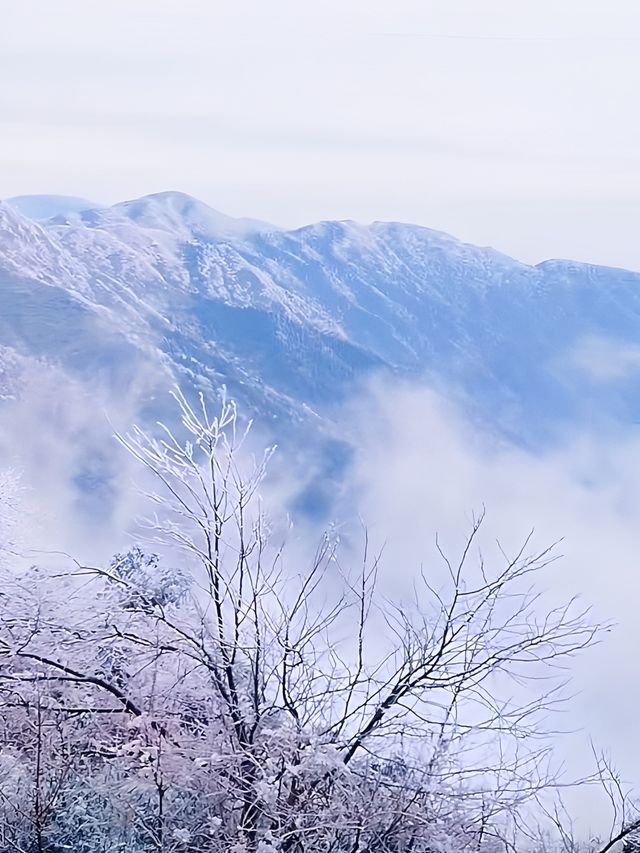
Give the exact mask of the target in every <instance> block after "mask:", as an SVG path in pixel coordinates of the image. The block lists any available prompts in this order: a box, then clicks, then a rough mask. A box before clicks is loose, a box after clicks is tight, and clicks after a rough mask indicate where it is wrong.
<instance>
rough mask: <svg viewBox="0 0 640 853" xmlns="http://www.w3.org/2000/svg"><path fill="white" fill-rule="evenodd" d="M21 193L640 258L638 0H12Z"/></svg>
mask: <svg viewBox="0 0 640 853" xmlns="http://www.w3.org/2000/svg"><path fill="white" fill-rule="evenodd" d="M0 19H1V23H0V197H5V198H6V197H9V196H12V195H18V194H26V193H63V194H71V195H80V196H83V197H88V198H90V199H92V200H95V201H97V202H100V203H113V202H115V201H118V200H121V199H124V198H131V197H135V196H139V195H143V194H145V193H151V192H157V191H161V190H166V189H177V190H182V191H184V192H188V193H191V194H192V195H195V196H197V197H198V198H201V199H202V200H203V201H206V202H207V203H209V204H211V205H212V206H213V207H216V208H218V209H219V210H222V211H224V212H225V213H229V214H231V215H237V216H252V217H259V218H263V219H268V220H271V221H274V222H276V223H278V224H282V225H285V226H295V225H301V224H304V223H306V222H310V221H314V220H318V219H328V218H351V219H357V220H361V221H365V222H366V221H370V220H374V219H397V220H404V221H410V222H416V223H420V224H423V225H428V226H430V227H433V228H437V229H440V230H445V231H449V232H451V233H453V234H455V235H456V236H458V237H461V238H463V239H466V240H469V241H471V242H476V243H481V244H491V245H494V246H495V247H497V248H499V249H502V250H504V251H506V252H509V253H510V254H512V255H514V256H516V257H519V258H521V259H523V260H526V261H539V260H542V259H545V258H548V257H557V256H563V257H574V258H577V259H580V260H588V261H594V262H599V263H607V264H612V265H617V266H628V267H633V268H636V269H640V240H639V239H638V236H639V234H640V109H638V106H639V100H640V98H639V93H640V3H638V2H637V0H384V2H383V0H322V2H309V0H270V2H266V0H109V2H105V0H55V2H53V0H0Z"/></svg>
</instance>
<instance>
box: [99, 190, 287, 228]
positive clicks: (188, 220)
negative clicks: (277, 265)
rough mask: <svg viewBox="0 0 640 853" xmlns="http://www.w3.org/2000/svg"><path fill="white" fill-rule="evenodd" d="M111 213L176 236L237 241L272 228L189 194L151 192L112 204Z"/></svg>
mask: <svg viewBox="0 0 640 853" xmlns="http://www.w3.org/2000/svg"><path fill="white" fill-rule="evenodd" d="M111 210H112V211H113V212H115V213H117V214H121V215H123V216H126V217H127V218H128V219H131V220H132V221H133V222H135V223H137V224H138V225H140V226H142V227H144V228H151V229H157V230H160V231H170V232H171V233H173V234H175V235H176V236H182V237H185V238H187V237H191V236H193V235H196V236H197V235H201V236H204V237H224V238H234V237H235V238H239V237H246V236H248V235H250V234H253V233H257V232H261V231H277V230H279V229H278V228H277V227H276V226H274V225H270V224H269V223H266V222H258V221H257V220H253V219H235V218H234V217H232V216H227V215H226V214H224V213H220V211H218V210H215V209H214V208H212V207H209V205H207V204H205V203H204V202H202V201H199V200H198V199H196V198H193V197H192V196H190V195H187V194H186V193H183V192H178V191H165V192H159V193H152V194H151V195H146V196H142V197H141V198H137V199H132V200H130V201H123V202H120V203H119V204H115V205H113V207H112V208H111Z"/></svg>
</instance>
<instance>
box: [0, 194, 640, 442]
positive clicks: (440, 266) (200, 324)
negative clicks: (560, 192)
mask: <svg viewBox="0 0 640 853" xmlns="http://www.w3.org/2000/svg"><path fill="white" fill-rule="evenodd" d="M18 201H19V200H18ZM69 208H74V205H68V206H67V210H65V211H63V212H62V213H60V212H58V213H57V215H55V216H54V217H53V218H51V219H47V220H45V221H42V222H36V221H34V219H30V218H28V217H26V216H25V215H24V210H25V209H27V208H25V206H24V204H22V205H21V204H20V203H4V204H0V288H1V296H0V298H1V300H2V303H1V304H2V315H1V317H0V346H2V347H4V350H3V352H4V353H5V357H6V358H8V356H7V355H6V354H7V353H9V352H13V353H16V354H18V355H19V356H20V357H21V358H30V359H45V360H46V361H47V362H48V363H53V364H55V365H56V366H57V367H59V368H61V369H62V370H63V371H65V372H66V373H67V374H68V375H70V376H72V377H74V378H75V379H78V380H79V381H87V382H90V383H91V384H92V385H94V386H95V384H96V382H98V383H105V384H107V385H109V384H110V385H112V386H114V387H121V386H123V387H126V386H128V385H130V384H131V383H133V382H134V381H135V377H136V376H138V375H139V374H140V371H142V370H143V368H144V369H145V370H146V371H147V373H148V374H154V375H155V376H156V379H155V380H154V381H155V382H157V383H158V384H159V385H165V384H167V383H168V382H170V381H171V379H172V378H175V379H177V380H178V381H179V382H182V383H185V384H186V383H187V382H188V383H192V384H194V385H196V386H198V387H201V388H204V389H205V390H207V391H208V390H211V389H214V388H217V387H218V386H219V385H220V384H221V383H222V382H224V383H226V384H227V385H228V386H229V388H230V390H231V392H232V393H233V394H234V395H235V396H236V397H238V398H239V399H240V401H241V402H242V403H243V404H244V406H245V408H246V409H247V410H248V411H250V412H251V413H253V414H257V415H258V416H259V418H260V419H261V420H262V421H263V422H264V421H271V420H273V419H275V420H276V422H277V423H279V424H280V426H279V427H277V428H276V429H277V430H280V431H287V430H290V429H291V427H292V425H295V424H296V423H308V422H309V420H311V421H313V422H315V423H317V424H323V425H324V428H326V429H329V431H330V432H331V431H332V427H331V425H332V424H333V425H335V426H337V428H338V430H339V419H340V413H339V404H340V402H341V401H343V400H344V399H345V397H347V396H348V395H349V394H350V393H351V391H352V389H353V388H354V387H355V386H356V385H357V383H359V382H360V381H362V380H363V379H364V378H366V377H367V376H368V375H370V374H371V373H372V372H373V371H377V370H380V369H384V370H386V371H389V372H390V373H392V374H394V375H400V376H422V375H427V376H428V377H430V381H432V382H436V383H446V385H447V387H449V388H453V389H455V391H456V392H457V393H459V394H464V395H465V396H466V398H467V400H468V405H469V406H470V407H472V408H473V409H474V410H475V411H476V412H477V413H478V415H479V416H481V417H483V418H485V419H488V420H490V421H491V422H492V423H494V424H495V425H496V426H498V427H499V428H500V429H501V430H504V431H507V432H510V433H513V434H516V435H518V436H520V437H521V438H522V439H523V440H539V439H541V438H544V437H545V436H549V435H552V434H553V432H554V430H556V429H557V428H558V426H559V425H561V424H562V423H564V422H567V421H568V422H574V421H577V420H580V421H582V420H585V419H587V420H588V419H592V418H599V417H600V416H601V413H602V412H603V411H606V412H607V413H608V414H609V415H612V416H613V417H615V418H618V419H622V420H629V419H634V418H635V417H636V413H637V409H638V406H639V405H640V383H639V382H638V374H637V372H634V371H633V370H632V369H630V368H629V365H631V367H632V366H633V364H634V362H633V360H631V362H630V361H629V359H628V358H627V359H626V361H625V355H624V354H625V352H626V351H627V350H628V348H629V347H635V346H638V345H640V274H636V273H629V272H624V271H621V270H612V269H604V268H598V267H592V266H587V265H581V264H576V263H571V262H563V261H553V262H548V263H545V264H541V265H539V266H537V267H532V266H526V265H524V264H521V263H518V262H517V261H515V260H513V259H511V258H508V257H506V256H504V255H501V254H500V253H498V252H496V251H494V250H492V249H489V248H478V247H475V246H470V245H466V244H463V243H461V242H459V241H457V240H455V239H454V238H452V237H449V236H447V235H445V234H441V233H439V232H436V231H432V230H429V229H426V228H421V227H417V226H413V225H405V224H398V223H383V222H376V223H373V224H371V225H359V224H357V223H354V222H321V223H317V224H315V225H310V226H308V227H305V228H300V229H297V230H293V231H283V230H281V229H278V228H276V227H275V226H271V225H269V224H267V223H261V222H255V221H252V220H244V219H240V220H237V219H233V218H231V217H228V216H225V215H223V214H221V213H218V212H217V211H214V210H212V209H211V208H209V207H208V206H207V205H205V204H203V203H201V202H199V201H197V200H195V199H192V198H190V197H189V196H186V195H184V194H181V193H159V194H156V195H152V196H147V197H144V198H141V199H137V200H134V201H128V202H123V203H120V204H117V205H115V206H113V207H110V208H105V209H96V208H89V209H80V208H82V204H78V205H76V206H75V208H74V209H69ZM60 209H64V205H62V207H61V208H60ZM21 211H22V212H21ZM38 218H39V217H38ZM603 353H604V354H605V355H604V356H603ZM603 357H606V358H607V359H610V360H612V361H613V362H614V365H613V367H612V369H611V370H608V371H607V369H606V366H605V369H604V372H603V371H602V370H598V364H597V363H595V364H594V359H595V360H596V362H597V361H598V359H601V358H603ZM620 358H622V361H623V364H625V365H627V368H624V369H622V370H617V369H616V367H615V363H617V360H620ZM600 366H601V367H602V365H600ZM603 376H604V377H608V378H607V379H606V381H603ZM152 384H153V383H152Z"/></svg>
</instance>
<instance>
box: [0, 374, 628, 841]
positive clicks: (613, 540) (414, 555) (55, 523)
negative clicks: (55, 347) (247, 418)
mask: <svg viewBox="0 0 640 853" xmlns="http://www.w3.org/2000/svg"><path fill="white" fill-rule="evenodd" d="M56 375H57V374H56V373H55V371H54V370H53V369H51V370H45V371H43V372H41V373H39V374H38V375H34V376H31V379H30V381H29V382H27V383H26V385H25V386H24V387H23V390H22V392H21V393H20V394H19V395H17V396H16V398H15V399H13V400H11V399H9V400H5V402H4V404H3V408H2V411H1V413H0V446H1V447H2V450H3V458H4V459H5V460H8V462H10V463H11V464H13V465H14V466H15V467H18V468H21V470H22V489H23V494H22V496H21V499H22V500H23V501H24V503H25V504H26V508H27V517H28V525H27V532H26V533H25V526H24V525H22V529H21V537H22V538H23V539H24V538H25V536H26V537H27V538H29V537H31V540H30V542H29V544H30V545H32V546H33V547H35V548H43V547H44V548H47V549H49V550H52V551H55V550H59V549H64V550H66V551H69V552H73V553H74V555H76V556H78V557H79V558H82V559H107V557H108V555H109V554H111V553H113V552H115V551H116V550H118V549H121V548H122V547H123V546H124V545H126V542H127V541H130V540H129V537H128V534H127V529H128V528H129V527H130V525H131V521H132V519H133V517H134V516H135V515H136V513H138V512H139V511H140V509H141V506H142V504H141V498H140V496H139V494H138V492H137V491H136V489H135V486H134V483H135V482H136V481H137V482H140V479H139V474H140V472H139V471H137V469H136V467H135V465H133V463H132V460H130V459H129V458H128V457H127V455H126V454H125V453H124V452H123V451H122V450H121V449H120V448H119V447H118V446H117V443H116V442H115V441H113V440H112V438H111V434H112V432H113V428H114V426H116V427H117V428H119V429H126V428H127V427H128V426H130V425H131V424H132V423H133V422H135V421H136V420H137V419H138V414H139V410H140V402H141V395H140V389H137V390H136V391H135V392H133V391H132V393H131V394H130V395H129V396H128V397H127V396H119V397H117V396H115V395H111V396H109V395H107V396H100V395H99V394H95V396H94V398H90V397H89V396H88V395H87V389H86V388H83V387H80V386H79V385H78V386H75V385H73V384H72V383H71V384H70V383H68V382H63V381H62V378H61V377H58V379H59V381H58V382H57V383H56V382H54V381H53V380H54V379H55V377H56ZM107 415H108V417H107ZM259 426H260V425H258V428H259ZM344 427H345V434H348V435H355V436H357V447H356V449H355V453H354V456H353V459H352V461H351V463H350V464H349V466H348V467H347V470H346V480H345V482H344V484H343V486H342V488H341V489H340V495H339V497H338V498H337V499H336V504H335V506H334V508H333V512H334V513H335V515H336V517H337V519H338V520H339V521H340V522H341V523H342V524H343V529H344V531H345V536H344V539H345V556H344V559H349V556H350V554H355V553H356V550H357V549H358V548H359V547H360V546H361V536H360V534H361V530H360V528H359V526H358V525H359V523H360V522H359V520H360V519H362V520H363V521H364V523H365V525H366V527H367V529H368V532H369V536H370V541H371V545H372V548H373V549H374V550H375V549H376V548H382V547H383V546H384V554H383V560H382V570H381V575H380V583H381V585H382V591H383V592H384V593H386V594H389V595H393V596H394V598H397V597H400V598H403V597H409V596H410V595H411V584H412V580H413V579H414V578H415V576H416V573H417V572H419V571H420V569H421V568H422V569H423V570H424V571H425V573H426V575H427V576H429V577H433V578H434V579H435V581H436V583H437V582H438V579H439V578H440V577H441V575H439V574H438V573H441V572H442V563H441V560H440V559H439V557H438V554H437V551H436V547H435V537H436V533H437V534H438V536H439V541H440V543H441V545H442V547H443V548H444V550H445V551H446V552H447V553H449V554H451V555H452V556H454V557H455V555H456V554H457V553H459V551H460V548H461V547H462V545H463V543H464V540H465V537H466V536H467V535H468V533H469V530H470V526H471V523H472V516H473V514H474V513H476V514H477V513H478V512H480V511H482V509H483V508H485V509H486V521H485V524H484V525H483V530H482V536H481V539H480V540H479V544H481V546H482V550H483V556H484V557H485V559H486V561H487V563H489V564H490V563H491V562H492V561H497V560H499V559H501V558H500V554H499V551H498V548H497V547H496V541H495V540H496V539H499V540H500V544H501V546H502V547H503V548H504V549H505V550H506V551H507V552H514V551H515V550H517V548H518V547H519V546H520V545H521V544H522V542H523V541H524V540H525V538H526V537H527V536H528V534H529V533H530V532H531V530H532V529H534V531H535V532H534V539H533V543H534V547H535V548H540V549H542V548H543V547H545V546H546V545H549V544H551V543H552V542H556V541H558V540H562V541H561V542H560V544H559V545H558V548H557V550H558V553H559V554H562V555H563V556H562V559H559V560H558V561H556V562H554V563H553V564H552V565H550V566H549V567H548V568H547V569H546V570H545V573H544V576H543V580H544V583H545V586H546V593H545V594H546V595H547V597H548V598H549V599H550V600H552V601H554V602H557V601H559V600H564V599H567V598H570V597H571V596H573V595H575V594H579V595H580V596H581V598H582V600H583V602H584V603H585V604H592V605H593V608H594V619H596V620H598V621H602V622H605V621H609V620H612V621H613V622H615V623H616V624H615V627H614V628H613V629H612V630H611V631H610V632H608V633H606V634H604V635H603V637H602V642H601V643H600V645H598V646H597V647H596V648H593V649H591V650H590V651H588V652H586V653H585V654H584V655H583V656H582V658H580V659H579V660H578V661H577V663H576V666H575V670H574V671H573V673H572V684H571V688H572V690H573V691H574V692H575V693H576V696H575V697H574V698H573V699H572V700H571V703H570V706H569V710H568V712H567V713H566V714H565V715H564V716H563V718H562V719H561V720H560V721H559V722H556V723H554V725H555V726H556V727H557V728H562V729H567V730H569V729H571V730H574V732H575V733H574V734H571V735H566V736H564V737H563V739H562V741H561V744H562V747H563V749H564V748H565V747H566V752H567V761H568V768H569V772H570V773H575V774H581V773H584V772H588V771H590V770H591V769H592V764H591V753H590V747H589V739H590V738H591V739H593V741H594V742H595V743H596V744H598V745H599V746H601V747H602V748H605V749H607V750H609V751H610V752H611V754H612V756H613V758H614V760H615V761H616V762H617V763H618V764H619V765H620V766H621V767H622V770H623V773H624V775H625V776H626V777H627V778H629V779H631V780H633V779H634V774H635V777H636V778H637V767H638V766H640V746H638V742H637V737H636V732H635V728H636V717H637V712H636V709H637V707H638V705H639V703H640V685H639V683H638V679H637V678H636V662H635V654H634V652H635V649H637V648H638V647H639V646H640V626H639V624H638V620H637V616H636V612H637V596H638V593H639V592H640V581H639V580H638V569H637V552H638V530H640V482H639V480H638V477H637V471H638V470H639V468H640V434H636V431H635V429H634V428H630V429H629V430H628V431H626V432H621V431H620V429H616V430H613V429H612V430H611V431H610V432H601V433H597V434H594V433H592V434H587V433H584V434H574V435H572V436H567V438H566V441H565V442H564V443H563V444H562V445H561V446H560V445H556V446H555V447H553V448H550V449H548V450H547V451H546V452H544V453H540V454H538V455H535V454H534V453H533V452H530V451H528V450H525V449H522V448H521V447H518V446H515V445H513V444H509V443H506V442H504V441H502V440H497V439H496V438H495V437H494V436H493V435H491V434H488V433H487V432H485V431H483V430H482V429H480V428H478V427H477V426H475V425H474V424H473V423H472V421H471V420H470V418H469V417H468V416H467V415H466V414H465V410H464V406H462V405H461V404H460V403H459V402H457V403H452V402H451V401H450V400H449V399H447V398H446V397H445V396H443V395H442V394H441V393H436V392H435V391H433V390H432V389H431V388H430V387H425V386H424V385H420V384H411V383H400V384H398V383H395V384H394V385H393V387H391V386H390V385H389V384H388V383H385V382H383V381H379V382H378V383H377V384H374V385H373V386H371V387H370V388H369V390H368V391H367V393H364V394H362V395H360V397H359V398H358V399H357V400H354V402H353V404H352V405H351V406H350V407H349V409H348V410H347V411H346V412H345V421H344ZM93 465H96V466H98V467H100V468H101V469H102V468H103V467H104V466H105V465H106V469H107V470H108V471H109V480H108V483H107V484H104V483H98V481H97V485H96V489H95V491H94V493H93V494H92V489H91V482H90V479H91V471H92V466H93ZM278 466H279V467H278V468H277V477H276V483H275V485H274V486H271V485H270V484H269V482H268V481H267V482H266V483H265V487H264V494H265V499H266V501H267V511H268V512H269V513H270V514H271V515H273V516H275V517H278V516H282V515H283V514H284V513H285V512H286V510H287V509H288V506H287V504H288V502H289V501H290V499H291V496H292V495H293V494H294V493H295V490H296V488H295V485H294V486H292V487H289V484H288V483H287V478H286V475H285V474H283V472H286V471H287V460H286V458H285V459H283V460H281V461H280V462H279V463H278ZM78 471H84V472H85V477H86V478H87V479H86V481H85V482H84V483H83V484H80V486H79V482H78ZM291 478H292V481H294V482H296V481H297V480H299V472H296V473H295V475H294V474H293V473H292V474H291ZM83 495H84V497H83ZM83 501H85V502H88V503H90V504H91V506H90V507H87V505H86V504H85V505H83ZM101 506H103V507H104V512H101V511H100V507H101ZM87 509H89V510H90V511H87ZM319 533H320V531H319V529H318V527H317V526H315V525H314V524H312V523H310V522H309V521H308V520H307V521H306V522H305V521H300V523H299V524H297V525H296V527H295V528H294V532H293V534H292V536H291V539H292V542H291V551H290V554H291V559H293V560H294V561H295V559H297V558H299V557H300V554H304V553H308V551H309V549H310V548H312V547H313V546H314V545H315V543H316V541H317V538H318V535H319ZM356 533H357V535H356ZM352 546H353V551H351V547H352ZM353 559H356V557H355V556H354V557H353ZM586 796H587V795H585V793H584V792H582V793H581V794H580V795H579V796H578V797H577V800H576V802H577V803H578V807H579V808H581V809H582V810H583V811H586V809H585V806H584V803H585V802H586V799H585V797H586ZM596 799H597V798H596ZM588 812H589V814H590V816H593V815H594V814H595V815H596V816H597V817H596V818H594V819H596V820H597V821H601V820H604V819H605V814H606V804H604V803H602V802H600V801H598V803H597V804H596V805H595V806H594V807H593V808H592V806H589V810H588ZM588 825H589V823H588V822H587V821H586V820H585V826H588Z"/></svg>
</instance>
